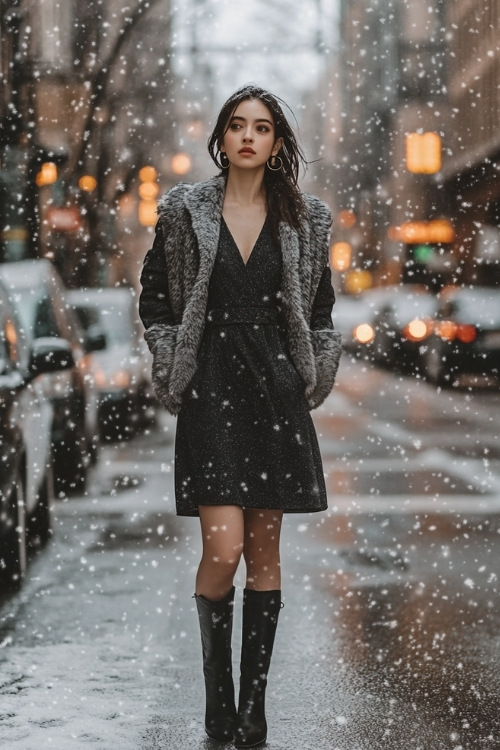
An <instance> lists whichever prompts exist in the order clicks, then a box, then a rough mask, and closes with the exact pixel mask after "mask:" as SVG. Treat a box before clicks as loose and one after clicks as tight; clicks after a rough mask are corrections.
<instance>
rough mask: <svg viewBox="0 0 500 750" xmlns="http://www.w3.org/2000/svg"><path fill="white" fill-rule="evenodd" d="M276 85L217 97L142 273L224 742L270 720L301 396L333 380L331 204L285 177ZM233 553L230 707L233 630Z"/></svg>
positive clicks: (299, 502) (299, 461)
mask: <svg viewBox="0 0 500 750" xmlns="http://www.w3.org/2000/svg"><path fill="white" fill-rule="evenodd" d="M280 101H281V100H279V99H278V98H277V97H275V96H273V95H272V94H271V93H269V92H267V91H265V90H263V89H261V88H258V87H256V86H253V85H249V86H245V87H243V88H241V89H239V90H238V91H237V92H236V93H235V94H233V95H232V96H231V97H230V98H229V99H228V100H227V102H226V103H225V104H224V106H223V107H222V109H221V112H220V114H219V117H218V120H217V123H216V125H215V129H214V131H213V133H212V135H211V136H210V138H209V141H208V149H209V153H210V156H211V157H212V159H213V161H214V162H215V164H216V165H217V167H218V168H219V170H220V172H219V174H218V175H217V176H216V177H213V178H212V179H210V180H208V181H206V182H202V183H198V184H194V185H192V184H186V183H184V184H179V185H177V186H176V187H174V188H172V189H171V190H170V191H169V192H168V193H166V194H165V195H164V196H163V197H162V198H161V199H160V202H159V208H158V213H159V220H158V224H157V227H156V237H155V241H154V244H153V247H152V248H151V250H149V252H148V254H147V256H146V259H145V262H144V268H143V271H142V275H141V283H142V294H141V299H140V314H141V318H142V320H143V323H144V326H145V328H146V334H145V337H146V341H147V343H148V346H149V348H150V350H151V352H152V353H153V381H154V387H155V392H156V395H157V397H158V399H159V400H160V402H161V403H162V404H163V405H164V406H165V407H166V409H168V410H169V411H170V412H171V413H172V414H178V422H177V431H176V440H175V495H176V509H177V513H178V515H182V516H199V518H200V523H201V533H202V539H203V554H202V558H201V562H200V565H199V568H198V573H197V577H196V593H195V600H196V605H197V609H198V614H199V622H200V629H201V638H202V646H203V649H202V650H203V670H204V675H205V688H206V714H205V728H206V731H207V734H208V735H209V736H210V737H212V738H213V739H216V740H219V741H220V742H228V741H232V740H233V738H234V741H235V745H236V747H237V748H244V747H255V746H257V745H259V744H261V743H263V742H264V741H265V739H266V735H267V724H266V717H265V710H264V698H265V688H266V683H267V674H268V669H269V664H270V660H271V654H272V649H273V644H274V637H275V632H276V625H277V621H278V614H279V610H280V607H281V575H280V552H279V543H280V532H281V522H282V516H283V513H284V512H289V513H309V512H313V511H322V510H325V509H326V507H327V497H326V489H325V482H324V475H323V467H322V463H321V456H320V452H319V447H318V441H317V437H316V433H315V430H314V426H313V422H312V420H311V417H310V414H309V410H310V409H314V408H315V407H317V406H319V404H321V403H322V402H323V401H324V399H325V398H326V397H327V396H328V394H329V393H330V391H331V389H332V386H333V383H334V380H335V374H336V370H337V367H338V361H339V357H340V348H341V347H340V335H339V334H338V333H337V332H335V331H333V326H332V322H331V309H332V306H333V303H334V301H335V297H334V293H333V289H332V284H331V276H330V269H329V263H328V248H329V232H330V226H331V215H330V211H329V209H328V208H327V206H326V205H325V204H324V203H323V202H322V201H320V200H319V199H318V198H316V197H314V196H311V195H306V194H304V193H302V192H301V191H300V190H299V188H298V172H299V168H300V165H301V164H304V157H303V154H302V151H301V149H300V147H299V145H298V143H297V140H296V137H295V135H294V132H293V130H292V129H291V127H290V125H289V123H288V121H287V119H286V117H285V115H284V113H283V109H282V107H281V104H280ZM241 555H243V557H244V560H245V564H246V586H245V589H244V592H243V640H242V652H241V663H240V667H241V676H240V690H239V701H238V709H237V710H236V706H235V697H234V685H233V678H232V667H231V631H232V616H233V601H234V591H235V590H234V585H233V579H234V576H235V573H236V569H237V567H238V564H239V562H240V558H241Z"/></svg>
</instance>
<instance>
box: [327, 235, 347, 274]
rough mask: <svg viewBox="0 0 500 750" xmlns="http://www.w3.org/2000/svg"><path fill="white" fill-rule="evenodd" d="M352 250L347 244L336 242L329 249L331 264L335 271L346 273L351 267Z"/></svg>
mask: <svg viewBox="0 0 500 750" xmlns="http://www.w3.org/2000/svg"><path fill="white" fill-rule="evenodd" d="M351 256H352V248H351V246H350V244H349V243H348V242H336V243H335V244H334V245H333V246H332V249H331V263H332V268H333V269H334V270H335V271H340V272H342V271H347V269H348V268H349V266H350V265H351Z"/></svg>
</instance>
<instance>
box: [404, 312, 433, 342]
mask: <svg viewBox="0 0 500 750" xmlns="http://www.w3.org/2000/svg"><path fill="white" fill-rule="evenodd" d="M429 333H430V331H429V326H428V324H427V323H426V322H425V320H419V319H418V318H415V319H414V320H411V321H410V322H409V323H408V325H407V326H405V328H404V330H403V334H404V336H405V338H407V339H408V341H422V340H423V339H425V338H426V337H427V336H428V335H429Z"/></svg>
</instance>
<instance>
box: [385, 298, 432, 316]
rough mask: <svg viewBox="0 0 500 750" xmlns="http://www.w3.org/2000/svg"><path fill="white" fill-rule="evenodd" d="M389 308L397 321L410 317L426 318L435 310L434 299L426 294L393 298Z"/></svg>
mask: <svg viewBox="0 0 500 750" xmlns="http://www.w3.org/2000/svg"><path fill="white" fill-rule="evenodd" d="M390 304H391V307H392V308H393V310H394V313H395V315H396V317H397V319H398V320H406V319H410V318H412V317H414V316H415V317H428V316H430V315H432V314H433V313H434V311H435V309H436V301H435V299H434V297H431V296H430V295H427V294H411V295H401V296H397V297H394V299H393V300H392V301H391V303H390Z"/></svg>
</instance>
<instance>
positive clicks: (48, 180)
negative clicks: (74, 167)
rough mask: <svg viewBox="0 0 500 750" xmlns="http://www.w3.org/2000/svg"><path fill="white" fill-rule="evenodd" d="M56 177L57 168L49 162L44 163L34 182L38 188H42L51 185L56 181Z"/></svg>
mask: <svg viewBox="0 0 500 750" xmlns="http://www.w3.org/2000/svg"><path fill="white" fill-rule="evenodd" d="M57 177H58V174H57V166H56V165H55V164H54V163H53V162H51V161H46V162H44V163H43V164H42V166H41V167H40V171H39V172H38V174H37V176H36V180H35V181H36V184H37V185H38V187H43V186H44V185H53V184H54V182H56V181H57Z"/></svg>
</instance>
